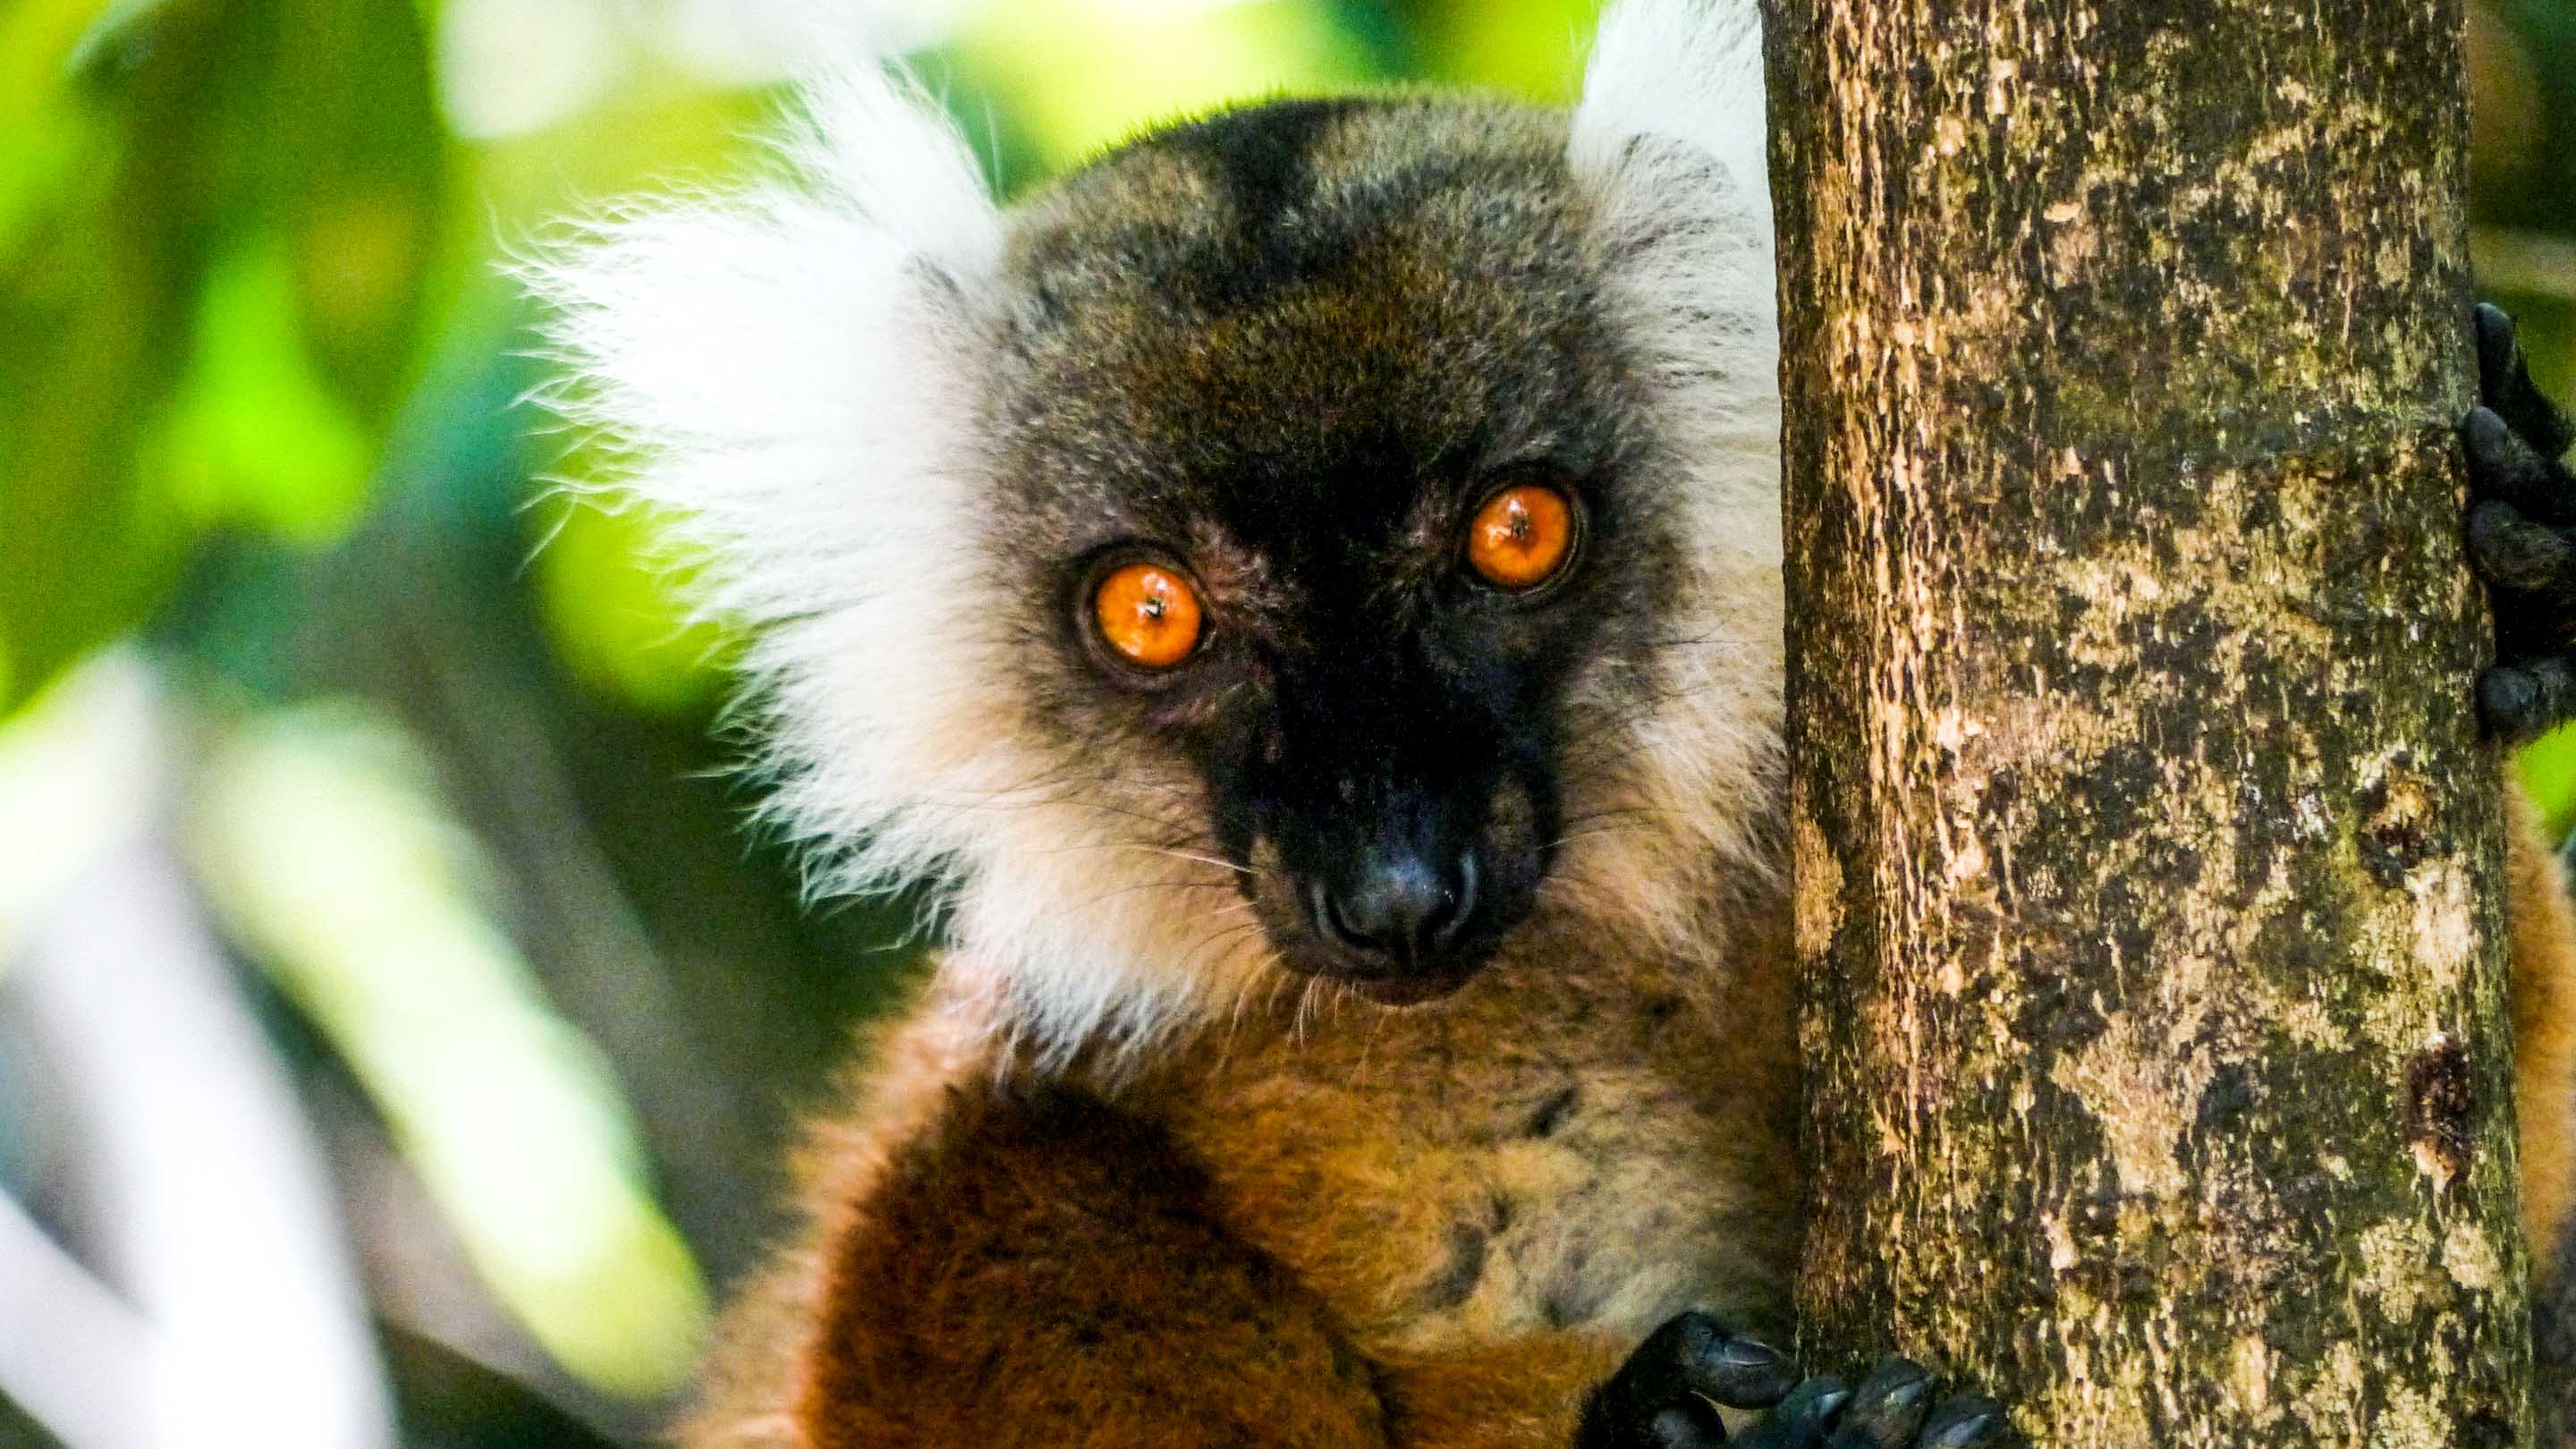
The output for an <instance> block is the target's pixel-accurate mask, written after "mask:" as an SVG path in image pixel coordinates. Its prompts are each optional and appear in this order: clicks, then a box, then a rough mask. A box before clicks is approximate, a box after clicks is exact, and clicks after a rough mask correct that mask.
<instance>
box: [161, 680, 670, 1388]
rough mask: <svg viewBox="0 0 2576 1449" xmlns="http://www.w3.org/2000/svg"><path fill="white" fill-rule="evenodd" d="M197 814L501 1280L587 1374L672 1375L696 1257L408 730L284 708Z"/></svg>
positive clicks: (243, 900) (629, 1380) (544, 1336)
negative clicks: (497, 917)
mask: <svg viewBox="0 0 2576 1449" xmlns="http://www.w3.org/2000/svg"><path fill="white" fill-rule="evenodd" d="M192 827H193V828H192V837H193V839H194V841H195V844H196V846H197V849H196V850H195V852H194V854H195V857H196V864H197V866H198V869H199V871H200V873H201V875H202V878H203V879H204V881H205V883H206V887H207V890H208V894H209V897H210V899H211V900H212V901H213V902H214V904H215V905H216V907H217V909H218V910H219V911H220V912H221V914H222V916H223V918H224V920H225V921H226V923H227V924H228V925H229V927H230V928H231V929H232V930H233V931H234V932H235V933H236V934H237V935H238V936H239V937H240V938H241V940H242V941H243V942H244V943H245V944H246V945H247V946H248V947H249V948H250V950H251V953H252V954H253V956H254V957H255V958H256V959H257V960H258V961H259V962H260V964H261V966H262V967H263V968H265V969H266V970H268V971H269V972H270V973H272V975H274V976H275V978H276V979H277V981H278V983H279V985H280V986H281V987H282V988H283V989H284V991H285V993H286V994H287V996H288V997H289V998H290V999H292V1000H293V1001H294V1002H295V1003H296V1004H297V1006H298V1007H300V1008H301V1009H302V1010H303V1011H304V1012H305V1013H306V1014H307V1015H308V1016H310V1018H311V1019H312V1020H313V1021H314V1022H315V1023H316V1024H317V1025H319V1026H320V1027H321V1028H322V1030H323V1032H324V1033H325V1035H327V1036H328V1037H329V1038H330V1040H331V1042H332V1044H333V1045H334V1046H335V1047H336V1048H337V1049H338V1050H339V1052H340V1053H341V1054H342V1055H343V1056H344V1057H345V1058H346V1059H347V1060H348V1062H349V1064H350V1066H351V1067H352V1069H354V1071H355V1072H356V1074H357V1076H358V1079H359V1080H360V1081H361V1082H362V1083H364V1084H365V1086H366V1089H367V1092H368V1094H369V1096H370V1097H371V1098H372V1099H373V1100H374V1102H375V1104H376V1107H377V1109H378V1110H379V1111H381V1112H382V1113H383V1114H384V1117H385V1120H386V1122H387V1124H388V1126H389V1127H390V1128H391V1129H392V1131H393V1134H394V1138H395V1140H396V1142H397V1143H398V1144H399V1145H400V1147H401V1149H402V1152H403V1155H404V1158H405V1159H406V1160H407V1161H409V1162H410V1163H411V1164H412V1166H413V1167H414V1169H415V1170H417V1171H418V1172H419V1174H420V1176H421V1180H422V1182H423V1183H424V1184H425V1185H426V1186H427V1187H428V1189H429V1191H430V1193H431V1195H432V1196H433V1197H434V1198H435V1199H436V1200H437V1201H438V1203H439V1206H440V1207H441V1209H442V1210H443V1211H444V1212H445V1213H446V1215H447V1216H448V1218H449V1220H450V1222H451V1223H452V1225H453V1226H454V1228H455V1230H456V1233H457V1236H458V1237H459V1238H460V1239H461V1240H462V1241H463V1243H464V1244H465V1247H466V1250H467V1252H468V1254H469V1255H470V1256H471V1257H472V1259H473V1261H474V1263H475V1266H476V1268H477V1269H478V1270H479V1271H480V1272H481V1273H482V1275H483V1277H484V1278H485V1280H486V1281H487V1282H488V1283H489V1284H490V1285H491V1287H492V1291H493V1293H494V1295H495V1296H496V1297H497V1298H499V1299H500V1300H501V1302H502V1303H504V1304H505V1305H507V1306H508V1307H509V1309H510V1310H511V1312H512V1313H513V1314H514V1315H515V1316H516V1317H517V1318H518V1319H519V1320H520V1322H522V1323H523V1324H525V1325H526V1327H527V1329H528V1331H529V1333H530V1335H531V1336H533V1337H534V1338H535V1339H536V1340H537V1341H538V1342H539V1343H541V1344H543V1345H544V1346H545V1347H546V1349H547V1350H548V1351H549V1352H550V1353H552V1354H553V1355H554V1356H555V1357H556V1359H557V1360H558V1361H559V1362H561V1363H562V1364H563V1365H564V1367H565V1368H567V1369H569V1370H570V1371H572V1372H573V1373H574V1374H576V1375H578V1376H580V1377H581V1378H583V1379H584V1380H586V1381H588V1382H590V1383H591V1384H593V1385H596V1386H598V1387H600V1388H603V1389H606V1390H609V1391H611V1392H614V1393H620V1394H626V1395H631V1396H634V1397H638V1398H651V1397H655V1396H658V1395H661V1394H664V1393H667V1392H669V1391H670V1390H671V1389H673V1388H675V1387H677V1386H678V1384H679V1382H680V1381H681V1379H682V1378H683V1377H684V1376H685V1375H686V1373H687V1370H688V1366H689V1362H690V1359H691V1357H692V1355H693V1354H694V1352H695V1349H696V1343H697V1338H698V1336H699V1334H700V1332H701V1331H702V1329H703V1327H704V1322H705V1315H706V1306H707V1304H706V1294H705V1288H704V1285H703V1284H702V1282H701V1281H700V1279H699V1276H698V1272H697V1268H696V1264H695V1261H694V1260H693V1259H692V1257H691V1256H690V1254H689V1251H688V1248H687V1246H686V1245H685V1244H684V1243H683V1242H682V1241H681V1240H680V1237H679V1235H678V1234H677V1233H676V1232H675V1231H674V1230H673V1229H672V1227H671V1224H670V1222H669V1220H668V1219H667V1218H665V1217H664V1216H663V1214H662V1212H661V1210H660V1208H659V1207H658V1206H657V1205H656V1204H655V1202H654V1200H653V1196H652V1193H651V1191H650V1190H649V1188H648V1186H647V1184H646V1183H645V1181H644V1174H643V1171H642V1167H641V1164H640V1162H639V1156H638V1151H637V1147H636V1138H635V1124H634V1121H633V1119H632V1117H631V1116H630V1115H629V1113H628V1112H627V1110H626V1106H625V1103H624V1101H623V1099H622V1098H621V1097H620V1096H619V1094H618V1091H617V1087H616V1084H615V1079H614V1077H613V1075H612V1074H611V1073H610V1072H609V1071H608V1069H607V1065H606V1063H605V1062H603V1061H602V1060H601V1059H600V1057H599V1054H598V1051H597V1048H596V1047H595V1046H594V1045H593V1044H592V1043H591V1042H590V1041H589V1040H587V1039H586V1038H584V1037H583V1036H582V1035H581V1034H580V1033H579V1032H578V1031H576V1030H575V1029H574V1028H573V1027H572V1026H571V1025H570V1024H569V1023H567V1022H565V1021H564V1020H563V1019H562V1018H561V1017H560V1016H559V1015H558V1014H556V1012H555V1011H554V1009H553V1008H552V1006H551V1005H550V1004H549V1003H548V1002H547V1001H546V999H545V997H544V995H543V993H542V992H541V991H540V990H539V989H538V987H537V984H536V981H535V979H534V977H533V975H532V974H531V972H530V970H529V968H528V964H527V962H526V961H525V960H524V959H522V958H521V956H520V955H519V953H518V950H517V948H516V947H515V946H514V945H513V944H512V943H511V941H510V938H509V937H508V936H507V935H506V934H504V933H503V932H502V931H501V929H500V928H499V926H498V924H497V923H496V922H495V921H494V920H493V919H492V917H491V914H490V911H489V909H488V907H487V905H486V903H485V901H484V899H483V895H484V892H483V887H484V885H485V883H486V881H487V879H488V869H487V868H486V867H485V866H484V865H483V863H482V862H481V859H480V857H479V852H478V851H477V850H476V847H475V842H474V841H473V839H472V838H471V837H470V836H468V835H467V834H466V832H465V831H464V830H463V828H462V827H460V826H459V825H458V824H457V823H456V822H455V820H454V819H453V818H452V817H451V816H450V815H449V814H448V813H447V811H446V809H445V808H444V806H443V804H442V802H441V801H440V799H439V797H438V795H437V792H436V791H435V789H434V788H433V787H432V786H431V784H430V782H429V781H428V780H427V779H426V778H425V773H424V771H423V769H422V766H421V764H420V762H419V760H418V759H417V757H416V755H415V754H414V752H413V750H412V747H411V744H410V741H409V739H408V738H407V737H406V736H404V735H403V734H402V732H401V731H400V730H399V728H398V727H396V726H394V725H392V724H390V723H389V722H387V721H385V720H383V719H382V718H380V717H378V716H375V715H373V714H371V713H369V712H367V711H365V710H363V709H360V708H357V707H354V706H347V705H341V706H333V705H315V706H310V707H306V708H304V709H300V710H295V711H289V712H283V713H279V714H275V715H271V716H268V717H265V718H263V719H261V720H259V721H256V722H254V723H253V724H251V725H250V726H248V727H247V728H245V729H244V730H242V731H241V732H240V733H239V734H238V735H237V736H236V737H235V738H233V739H232V740H231V741H230V742H229V743H227V744H226V745H225V746H224V747H223V748H222V749H220V750H219V751H217V752H216V754H215V756H214V757H213V759H212V761H211V762H210V764H209V766H208V768H207V770H206V772H205V775H204V778H203V781H202V784H201V788H200V791H199V795H198V799H197V809H196V811H195V812H194V817H193V821H192Z"/></svg>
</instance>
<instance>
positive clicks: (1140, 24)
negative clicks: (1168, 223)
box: [955, 0, 1386, 170]
mask: <svg viewBox="0 0 2576 1449" xmlns="http://www.w3.org/2000/svg"><path fill="white" fill-rule="evenodd" d="M955 54H956V56H957V59H958V63H959V65H960V67H961V69H962V70H964V71H965V72H966V73H967V74H968V76H969V77H970V78H971V79H972V81H973V82H974V83H975V85H976V87H977V89H979V90H982V91H984V92H986V93H987V94H991V95H995V96H999V97H1005V98H1007V99H1008V101H1009V103H1010V105H1011V107H1012V109H1013V111H1014V115H1013V118H1012V119H1013V120H1014V122H1015V123H1016V125H1017V128H1018V129H1019V130H1020V131H1022V132H1024V133H1025V134H1026V135H1027V137H1028V138H1029V140H1030V141H1031V143H1032V144H1033V145H1034V146H1035V147H1036V149H1037V151H1038V153H1039V159H1040V160H1041V161H1042V162H1044V163H1045V165H1046V167H1047V168H1048V169H1050V170H1053V169H1060V168H1062V167H1064V166H1066V165H1069V164H1070V163H1072V162H1074V161H1078V160H1080V159H1082V158H1083V157H1085V156H1088V155H1090V154H1092V153H1093V152H1096V151H1098V150H1100V149H1101V148H1103V147H1105V146H1109V145H1111V144H1114V143H1116V142H1118V141H1121V140H1124V139H1125V138H1126V137H1128V136H1130V135H1133V134H1134V133H1135V132H1136V131H1137V130H1139V129H1140V128H1142V127H1144V126H1146V125H1150V124H1152V123H1154V122H1157V121H1167V120H1171V119H1173V118H1175V117H1178V116H1184V115H1189V114H1191V113H1193V112H1198V111H1204V110H1207V109H1209V108H1210V107H1213V106H1215V105H1218V104H1220V103H1222V102H1225V101H1233V100H1242V99H1245V98H1248V97H1256V96H1261V95H1264V94H1268V93H1273V92H1281V91H1285V92H1314V91H1323V90H1335V89H1348V88H1350V87H1352V86H1355V85H1364V84H1367V83H1369V82H1371V81H1379V80H1384V79H1386V77H1385V76H1384V75H1382V74H1380V73H1379V71H1378V70H1377V66H1376V56H1375V54H1374V53H1373V50H1372V48H1371V47H1370V46H1369V45H1367V44H1365V43H1364V42H1363V41H1362V40H1361V39H1360V38H1359V37H1357V36H1354V35H1352V34H1350V33H1349V32H1348V31H1345V30H1344V29H1343V28H1342V27H1341V26H1340V25H1339V24H1337V23H1336V21H1335V19H1334V15H1333V13H1332V11H1331V10H1329V9H1328V8H1326V7H1323V6H1318V5H1312V4H1300V3H1294V0H1251V3H1245V4H1233V5H1169V4H1166V5H1131V4H1119V3H1112V0H992V3H990V4H988V5H986V6H985V7H984V8H983V9H982V11H981V12H980V13H978V14H977V16H976V17H975V19H974V21H973V23H972V24H971V25H970V26H969V27H968V28H967V30H966V32H965V33H964V34H963V35H962V36H960V37H959V39H958V41H957V45H956V50H955Z"/></svg>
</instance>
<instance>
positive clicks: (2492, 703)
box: [2478, 655, 2576, 740]
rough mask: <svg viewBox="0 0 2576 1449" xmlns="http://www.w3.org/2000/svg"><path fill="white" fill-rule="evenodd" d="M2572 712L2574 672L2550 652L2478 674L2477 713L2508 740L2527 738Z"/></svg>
mask: <svg viewBox="0 0 2576 1449" xmlns="http://www.w3.org/2000/svg"><path fill="white" fill-rule="evenodd" d="M2571 713H2576V673H2571V672H2570V671H2569V667H2568V662H2567V661H2566V660H2564V659H2561V658H2557V657H2555V656H2551V655H2543V656H2540V657H2537V658H2532V659H2522V660H2517V661H2515V662H2514V663H2511V664H2499V665H2497V666H2496V667H2494V668H2493V669H2490V670H2488V671H2487V672H2486V673H2484V674H2481V675H2479V676H2478V714H2479V716H2480V717H2481V718H2482V719H2484V720H2485V721H2486V726H2487V728H2488V729H2491V730H2493V731H2495V732H2496V733H2497V734H2499V735H2502V736H2503V737H2504V738H2506V739H2508V740H2527V739H2530V738H2532V737H2534V736H2536V735H2538V734H2540V733H2542V732H2543V731H2545V730H2547V729H2548V728H2549V727H2550V726H2552V725H2555V724H2557V723H2558V722H2559V721H2561V720H2563V719H2566V718H2567V717H2568V716H2569V715H2570V714H2571Z"/></svg>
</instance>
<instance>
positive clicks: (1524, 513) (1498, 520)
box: [1467, 483, 1574, 589]
mask: <svg viewBox="0 0 2576 1449" xmlns="http://www.w3.org/2000/svg"><path fill="white" fill-rule="evenodd" d="M1573 552H1574V505H1573V504H1571V503H1568V502H1566V501H1565V495H1564V494H1562V493H1559V492H1557V491H1556V490H1555V489H1553V488H1543V487H1540V486H1539V485H1538V484H1535V483H1523V484H1519V485H1517V486H1515V487H1511V488H1506V489H1504V490H1503V491H1502V492H1500V493H1497V494H1495V495H1494V496H1493V497H1491V498H1488V499H1486V500H1485V506H1484V507H1482V508H1479V509H1477V510H1476V517H1475V519H1474V521H1472V522H1470V523H1469V524H1468V525H1467V563H1468V564H1469V566H1470V567H1472V568H1474V569H1475V570H1476V572H1477V573H1478V574H1480V575H1482V576H1483V577H1484V579H1485V581H1486V582H1487V583H1490V584H1492V585H1493V586H1494V587H1496V588H1498V589H1534V588H1536V587H1538V586H1539V585H1540V584H1543V583H1546V582H1547V581H1548V580H1549V579H1552V578H1554V577H1556V575H1557V571H1558V570H1560V569H1562V568H1564V567H1565V560H1566V558H1567V557H1568V556H1569V555H1571V554H1572V553H1573Z"/></svg>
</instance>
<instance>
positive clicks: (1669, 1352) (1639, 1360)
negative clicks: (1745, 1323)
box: [1620, 1313, 1798, 1409]
mask: <svg viewBox="0 0 2576 1449" xmlns="http://www.w3.org/2000/svg"><path fill="white" fill-rule="evenodd" d="M1632 1376H1634V1377H1636V1378H1637V1379H1638V1380H1639V1381H1640V1382H1641V1384H1642V1385H1644V1386H1646V1387H1647V1388H1648V1390H1649V1391H1650V1392H1652V1393H1654V1394H1656V1395H1657V1396H1659V1397H1662V1398H1670V1397H1672V1396H1673V1395H1674V1394H1675V1393H1677V1392H1680V1391H1685V1390H1686V1391H1688V1392H1690V1393H1695V1394H1705V1395H1707V1396H1708V1397H1709V1398H1712V1399H1715V1400H1717V1401H1718V1402H1719V1403H1721V1404H1725V1405H1727V1406H1728V1407H1730V1408H1737V1409H1767V1408H1769V1407H1770V1406H1771V1405H1773V1404H1776V1403H1778V1402H1780V1396H1781V1395H1783V1394H1785V1393H1787V1392H1789V1390H1790V1389H1791V1388H1792V1387H1793V1386H1795V1385H1796V1384H1797V1382H1798V1373H1797V1370H1796V1369H1795V1368H1793V1367H1792V1366H1791V1365H1790V1363H1789V1359H1788V1356H1787V1355H1785V1354H1783V1353H1781V1352H1780V1351H1779V1350H1778V1349H1775V1348H1773V1347H1771V1346H1770V1345H1769V1344H1766V1343H1762V1342H1759V1341H1758V1340H1755V1339H1752V1338H1747V1337H1745V1336H1743V1335H1741V1334H1735V1333H1730V1332H1728V1331H1727V1328H1726V1325H1724V1324H1723V1323H1720V1322H1719V1321H1718V1320H1717V1319H1716V1318H1715V1317H1714V1316H1713V1315H1710V1314H1706V1313H1683V1314H1679V1315H1677V1316H1675V1317H1673V1318H1670V1319H1667V1320H1666V1321H1665V1323H1664V1326H1663V1327H1661V1328H1658V1329H1656V1330H1655V1331H1654V1332H1653V1333H1652V1334H1650V1335H1648V1336H1647V1338H1646V1341H1645V1343H1644V1344H1643V1345H1642V1346H1640V1347H1639V1348H1638V1350H1637V1352H1636V1353H1635V1354H1634V1355H1632V1356H1631V1357H1630V1358H1629V1361H1628V1367H1627V1368H1624V1369H1622V1370H1620V1377H1621V1378H1630V1377H1632Z"/></svg>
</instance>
